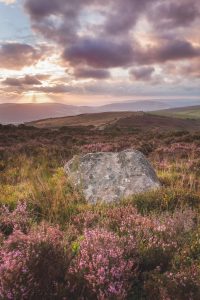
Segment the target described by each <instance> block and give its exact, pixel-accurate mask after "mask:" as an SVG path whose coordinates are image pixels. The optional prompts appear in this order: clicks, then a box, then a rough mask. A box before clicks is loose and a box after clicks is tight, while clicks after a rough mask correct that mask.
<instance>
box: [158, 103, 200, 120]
mask: <svg viewBox="0 0 200 300" xmlns="http://www.w3.org/2000/svg"><path fill="white" fill-rule="evenodd" d="M153 114H156V115H160V116H168V117H175V118H181V119H195V120H196V119H200V105H196V106H187V107H178V108H170V109H164V110H158V111H155V112H153Z"/></svg>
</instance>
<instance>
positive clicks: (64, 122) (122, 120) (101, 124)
mask: <svg viewBox="0 0 200 300" xmlns="http://www.w3.org/2000/svg"><path fill="white" fill-rule="evenodd" d="M27 125H29V126H35V127H38V128H52V129H57V128H60V127H63V126H68V127H76V126H78V127H79V126H94V127H95V128H97V129H105V128H106V127H107V128H108V127H109V128H115V129H116V128H130V129H139V130H141V129H144V130H146V129H147V128H148V130H149V129H155V130H157V129H158V130H159V131H160V130H168V131H169V130H194V131H196V130H200V120H184V119H176V118H171V117H165V116H159V115H153V114H149V113H144V112H104V113H92V114H82V115H79V116H72V117H63V118H54V119H45V120H39V121H36V122H31V123H28V124H27Z"/></svg>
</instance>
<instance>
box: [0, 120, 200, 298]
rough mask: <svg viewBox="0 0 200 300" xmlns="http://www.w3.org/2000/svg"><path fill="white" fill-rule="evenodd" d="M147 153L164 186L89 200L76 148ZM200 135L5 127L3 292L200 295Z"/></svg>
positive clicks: (0, 151)
mask: <svg viewBox="0 0 200 300" xmlns="http://www.w3.org/2000/svg"><path fill="white" fill-rule="evenodd" d="M126 148H134V149H138V150H140V151H142V152H143V153H144V154H145V155H146V156H147V157H148V159H149V160H150V161H151V163H152V164H153V165H154V167H155V169H156V171H157V173H158V176H159V179H160V181H161V182H162V188H161V189H160V190H158V191H153V192H148V193H145V194H140V195H136V196H133V197H130V198H128V199H122V200H121V201H120V203H117V204H110V205H106V204H103V203H99V204H96V205H90V204H88V203H86V201H85V199H84V197H83V195H82V193H81V191H80V190H78V189H76V188H74V187H73V185H72V183H71V182H70V180H69V178H67V177H66V175H65V174H64V171H63V168H62V166H63V165H64V163H65V162H66V161H67V160H68V159H70V158H71V157H72V156H73V155H74V154H78V153H87V152H96V151H119V150H122V149H126ZM199 152H200V136H199V133H195V132H187V131H176V130H174V131H160V130H158V128H157V129H151V130H145V131H144V130H142V129H141V130H138V129H137V128H135V129H134V128H122V127H119V128H116V127H108V128H105V129H104V130H96V129H95V128H83V127H82V128H68V127H65V128H61V129H58V130H47V129H37V128H33V127H30V128H29V127H25V126H20V127H14V126H2V127H1V128H0V299H67V300H68V299H70V300H71V299H72V300H73V299H89V300H90V299H120V300H121V299H133V300H135V299H138V300H140V299H141V300H143V299H169V300H172V299H178V300H179V299H180V300H182V299H194V300H196V299H199V298H200V280H199V278H200V258H199V257H200V250H199V249H200V244H199V241H200V226H199V208H200V190H199V175H200V174H199V166H200V159H199Z"/></svg>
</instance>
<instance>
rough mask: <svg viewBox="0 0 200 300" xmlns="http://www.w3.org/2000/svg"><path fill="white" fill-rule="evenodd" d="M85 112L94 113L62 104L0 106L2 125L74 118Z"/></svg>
mask: <svg viewBox="0 0 200 300" xmlns="http://www.w3.org/2000/svg"><path fill="white" fill-rule="evenodd" d="M85 112H92V108H90V107H87V106H86V107H84V106H83V107H81V106H74V105H65V104H60V103H23V104H17V103H5V104H0V123H2V124H9V123H12V124H20V123H25V122H30V121H34V120H39V119H44V118H55V117H64V116H73V115H78V114H81V113H85Z"/></svg>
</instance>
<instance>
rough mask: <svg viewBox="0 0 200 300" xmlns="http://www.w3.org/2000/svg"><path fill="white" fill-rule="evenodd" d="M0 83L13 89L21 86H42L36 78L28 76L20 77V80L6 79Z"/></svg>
mask: <svg viewBox="0 0 200 300" xmlns="http://www.w3.org/2000/svg"><path fill="white" fill-rule="evenodd" d="M1 83H2V84H3V85H6V86H15V87H21V86H23V85H30V86H34V85H41V84H42V82H41V81H40V80H38V78H37V77H35V76H29V75H26V76H25V77H22V78H9V77H8V78H6V79H5V80H3V81H2V82H1Z"/></svg>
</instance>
